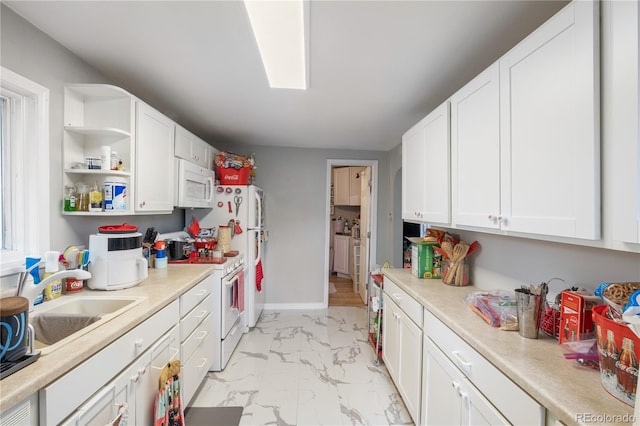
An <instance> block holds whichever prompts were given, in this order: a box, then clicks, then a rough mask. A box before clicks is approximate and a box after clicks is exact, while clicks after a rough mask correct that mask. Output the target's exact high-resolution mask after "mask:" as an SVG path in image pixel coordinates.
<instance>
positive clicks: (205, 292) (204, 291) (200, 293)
mask: <svg viewBox="0 0 640 426" xmlns="http://www.w3.org/2000/svg"><path fill="white" fill-rule="evenodd" d="M205 294H207V290H206V289H204V290H200V291H199V292H198V293H197V294H196V296H198V298H200V297H202V296H204V295H205Z"/></svg>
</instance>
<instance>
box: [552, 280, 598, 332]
mask: <svg viewBox="0 0 640 426" xmlns="http://www.w3.org/2000/svg"><path fill="white" fill-rule="evenodd" d="M601 303H602V298H601V297H600V296H594V295H593V294H592V293H588V292H586V291H578V290H576V291H573V290H564V291H563V292H562V294H561V297H560V335H559V336H558V337H559V339H558V340H559V342H560V343H564V342H574V341H576V340H584V339H586V338H588V337H589V336H590V335H591V334H592V333H593V319H592V315H591V310H592V309H593V307H594V306H596V305H599V304H601Z"/></svg>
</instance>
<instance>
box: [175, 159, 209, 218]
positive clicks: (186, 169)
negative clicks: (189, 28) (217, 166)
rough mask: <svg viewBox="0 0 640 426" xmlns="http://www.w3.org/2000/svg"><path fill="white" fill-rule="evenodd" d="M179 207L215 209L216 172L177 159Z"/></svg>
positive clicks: (177, 203)
mask: <svg viewBox="0 0 640 426" xmlns="http://www.w3.org/2000/svg"><path fill="white" fill-rule="evenodd" d="M176 162H177V171H178V172H177V173H176V175H177V176H178V184H177V188H178V191H177V192H178V193H177V196H178V199H177V200H176V206H177V207H185V208H187V207H197V208H213V192H214V180H215V172H214V171H213V170H210V169H207V168H206V167H202V166H200V165H198V164H195V163H192V162H190V161H187V160H185V159H182V158H176Z"/></svg>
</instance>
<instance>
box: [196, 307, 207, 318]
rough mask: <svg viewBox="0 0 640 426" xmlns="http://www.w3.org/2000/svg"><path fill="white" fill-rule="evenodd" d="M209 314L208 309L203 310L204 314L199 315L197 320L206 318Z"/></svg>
mask: <svg viewBox="0 0 640 426" xmlns="http://www.w3.org/2000/svg"><path fill="white" fill-rule="evenodd" d="M208 313H209V311H207V310H206V309H203V310H202V313H201V314H200V315H198V316H197V317H196V318H198V319H200V318H204V317H206V316H207V314H208Z"/></svg>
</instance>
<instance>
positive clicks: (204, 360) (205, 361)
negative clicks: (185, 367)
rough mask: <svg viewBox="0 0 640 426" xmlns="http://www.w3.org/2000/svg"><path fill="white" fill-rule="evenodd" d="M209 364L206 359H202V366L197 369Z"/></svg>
mask: <svg viewBox="0 0 640 426" xmlns="http://www.w3.org/2000/svg"><path fill="white" fill-rule="evenodd" d="M206 363H207V359H206V358H202V362H201V363H200V365H199V366H198V367H197V368H202V367H204V365H205V364H206Z"/></svg>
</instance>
